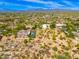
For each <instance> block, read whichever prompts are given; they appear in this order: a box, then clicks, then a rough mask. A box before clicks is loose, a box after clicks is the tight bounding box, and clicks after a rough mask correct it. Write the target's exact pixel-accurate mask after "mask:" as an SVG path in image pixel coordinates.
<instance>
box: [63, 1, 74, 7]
mask: <svg viewBox="0 0 79 59" xmlns="http://www.w3.org/2000/svg"><path fill="white" fill-rule="evenodd" d="M63 3H65V4H67V5H69V6H74V4H73V3H72V2H70V1H67V0H64V1H63Z"/></svg>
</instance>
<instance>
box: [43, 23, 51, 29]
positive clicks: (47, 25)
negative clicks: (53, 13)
mask: <svg viewBox="0 0 79 59" xmlns="http://www.w3.org/2000/svg"><path fill="white" fill-rule="evenodd" d="M42 28H43V29H47V28H50V24H43V25H42Z"/></svg>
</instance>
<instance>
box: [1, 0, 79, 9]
mask: <svg viewBox="0 0 79 59" xmlns="http://www.w3.org/2000/svg"><path fill="white" fill-rule="evenodd" d="M38 8H39V9H71V10H79V0H0V10H28V9H38Z"/></svg>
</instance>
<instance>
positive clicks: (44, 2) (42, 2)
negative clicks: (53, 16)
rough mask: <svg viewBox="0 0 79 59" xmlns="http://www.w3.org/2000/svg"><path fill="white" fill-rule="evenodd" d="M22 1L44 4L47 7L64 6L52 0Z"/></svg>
mask: <svg viewBox="0 0 79 59" xmlns="http://www.w3.org/2000/svg"><path fill="white" fill-rule="evenodd" d="M24 1H28V2H35V3H40V4H44V5H46V6H47V7H49V8H58V7H61V6H64V5H62V4H59V3H57V2H53V1H41V0H24Z"/></svg>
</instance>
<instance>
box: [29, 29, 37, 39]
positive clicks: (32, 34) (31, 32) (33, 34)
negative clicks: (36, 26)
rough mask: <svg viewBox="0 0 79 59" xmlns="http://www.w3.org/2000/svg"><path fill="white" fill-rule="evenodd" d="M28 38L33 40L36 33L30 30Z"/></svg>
mask: <svg viewBox="0 0 79 59" xmlns="http://www.w3.org/2000/svg"><path fill="white" fill-rule="evenodd" d="M29 36H30V37H31V38H35V37H36V31H35V30H31V31H30V35H29Z"/></svg>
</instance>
